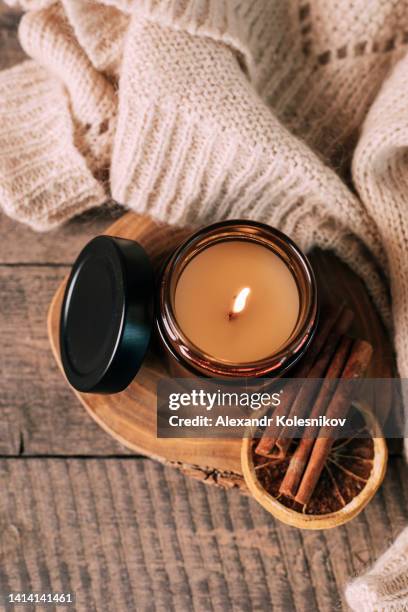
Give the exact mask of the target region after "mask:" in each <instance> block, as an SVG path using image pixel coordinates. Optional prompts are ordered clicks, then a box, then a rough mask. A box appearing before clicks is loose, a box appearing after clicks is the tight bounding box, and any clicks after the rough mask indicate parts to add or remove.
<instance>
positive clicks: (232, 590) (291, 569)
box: [0, 459, 408, 612]
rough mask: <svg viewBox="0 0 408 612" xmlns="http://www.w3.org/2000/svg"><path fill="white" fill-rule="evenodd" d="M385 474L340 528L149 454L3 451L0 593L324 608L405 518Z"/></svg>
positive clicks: (403, 478)
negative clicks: (298, 517) (293, 516)
mask: <svg viewBox="0 0 408 612" xmlns="http://www.w3.org/2000/svg"><path fill="white" fill-rule="evenodd" d="M390 472H391V477H390V478H389V479H388V480H387V482H386V484H385V487H384V488H383V490H382V492H381V493H380V494H379V495H378V496H377V497H376V499H375V500H374V501H373V502H372V504H370V506H369V507H368V508H367V510H366V511H365V512H364V513H363V514H361V515H360V516H358V517H357V518H356V519H355V520H354V521H353V522H352V523H351V524H349V525H347V526H345V527H340V528H337V529H334V530H333V531H330V532H302V531H298V530H294V529H292V528H290V527H286V526H284V525H282V524H280V523H278V522H276V521H275V520H273V519H272V518H271V517H270V515H268V514H267V513H266V512H264V511H263V509H262V508H261V507H260V506H259V505H258V504H256V503H255V502H253V501H252V500H251V499H250V498H248V497H245V496H243V495H241V494H239V493H238V492H237V491H230V492H227V493H226V492H224V491H219V490H217V489H214V488H212V487H205V486H203V485H202V484H200V483H197V482H196V481H194V480H192V479H188V478H185V477H183V476H182V475H181V474H180V473H179V472H177V471H176V470H171V469H169V468H164V467H163V466H161V465H159V464H157V463H155V462H152V461H149V460H142V459H140V460H135V459H111V460H109V459H98V460H94V459H88V460H78V459H69V460H66V459H59V460H58V459H20V460H5V459H3V460H1V461H0V487H1V490H2V491H3V492H4V491H7V494H3V495H2V496H1V498H0V511H1V515H0V516H1V518H0V529H1V541H0V596H3V595H4V594H5V593H7V592H9V591H12V590H19V589H22V588H23V589H24V590H31V589H33V590H37V591H38V590H41V591H42V590H46V591H48V590H53V591H61V590H64V591H75V592H76V597H77V610H79V611H80V612H91V611H97V612H104V611H112V612H117V611H118V610H120V611H122V610H123V611H124V610H129V611H134V610H141V611H147V610H160V611H162V610H174V611H177V612H179V611H180V612H184V611H186V612H187V611H189V610H197V611H198V612H204V611H207V610H209V611H210V610H211V611H214V612H215V611H217V612H218V611H219V610H222V611H225V612H229V611H230V610H231V611H232V610H234V611H235V610H240V611H251V610H257V611H265V612H266V611H269V610H277V611H279V612H291V611H292V610H297V611H302V612H313V611H315V610H320V611H322V612H333V611H335V610H338V609H340V607H341V595H340V594H341V593H342V589H343V586H344V583H345V582H346V581H347V579H348V578H349V576H351V575H353V574H355V573H357V572H360V571H361V570H362V568H364V567H366V566H367V565H368V564H370V563H372V562H373V560H374V559H375V558H376V556H377V555H378V554H379V553H380V552H381V551H383V550H384V549H385V548H386V547H387V546H388V545H389V543H390V542H391V541H392V539H393V538H394V537H395V536H396V534H397V533H398V532H399V531H400V530H401V528H402V527H403V526H404V525H405V523H406V522H407V520H408V484H407V483H408V479H407V470H406V468H405V465H403V464H402V460H401V459H400V460H397V461H395V462H394V464H393V466H392V467H391V470H390ZM1 609H4V608H3V605H1ZM61 609H66V608H61ZM68 609H69V608H68Z"/></svg>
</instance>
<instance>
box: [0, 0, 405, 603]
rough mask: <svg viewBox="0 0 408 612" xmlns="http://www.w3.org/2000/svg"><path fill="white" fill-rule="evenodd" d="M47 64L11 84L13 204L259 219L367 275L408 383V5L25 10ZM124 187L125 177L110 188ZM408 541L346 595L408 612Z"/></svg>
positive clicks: (157, 2) (2, 93) (180, 219)
mask: <svg viewBox="0 0 408 612" xmlns="http://www.w3.org/2000/svg"><path fill="white" fill-rule="evenodd" d="M9 2H10V4H12V5H15V6H17V5H20V6H21V7H22V8H24V9H27V10H29V12H28V13H27V14H26V15H25V16H24V17H23V19H22V22H21V26H20V40H21V44H22V46H23V48H24V49H25V50H26V52H27V53H28V54H29V55H30V56H31V57H32V58H33V59H34V60H35V62H34V61H27V62H25V63H23V64H22V65H21V66H19V67H16V68H13V69H11V70H8V71H5V72H3V73H1V74H0V204H1V205H2V206H3V208H4V210H5V212H7V214H9V215H10V216H12V217H14V218H16V219H20V220H22V221H24V222H26V223H29V224H30V225H31V226H33V227H35V228H37V229H48V228H51V227H53V226H55V225H57V224H59V223H61V222H62V221H64V220H66V219H67V218H69V217H70V216H72V215H74V214H77V213H79V212H82V211H84V210H86V209H88V208H90V207H93V206H97V205H100V204H102V202H104V200H105V199H107V198H108V197H110V196H113V198H114V199H116V200H117V201H119V202H120V203H122V204H124V205H125V206H127V207H128V208H130V209H132V210H135V211H137V212H139V213H148V214H150V215H152V216H154V217H155V218H157V219H160V220H163V221H166V222H170V223H193V224H202V223H207V222H213V221H215V220H219V219H222V218H227V217H244V218H245V217H246V218H253V219H258V220H260V221H264V222H267V223H270V224H272V225H276V226H278V227H279V228H281V229H282V230H283V231H285V232H287V233H288V234H290V235H291V236H292V237H293V238H294V239H295V240H296V241H297V242H299V244H300V245H301V246H302V247H303V248H305V249H309V248H310V247H312V246H313V245H319V246H321V247H323V248H329V249H333V250H334V251H335V252H336V253H337V254H338V255H339V256H340V257H341V258H342V259H343V260H344V261H346V262H347V263H348V264H349V265H350V266H352V268H353V269H354V270H356V271H357V272H358V273H359V274H360V275H361V276H362V277H363V278H364V280H365V282H366V284H367V287H368V289H369V291H370V293H371V295H372V296H373V298H374V299H375V301H376V304H377V306H378V308H379V310H380V312H381V313H382V315H383V316H384V319H385V320H386V321H387V322H389V312H390V310H389V304H388V299H387V290H386V285H387V284H386V282H385V281H386V279H388V280H389V281H390V285H391V290H392V298H393V321H394V323H395V331H396V347H397V352H398V365H399V369H400V373H401V375H402V376H404V377H406V376H407V375H408V265H407V262H406V253H407V249H408V216H407V214H406V202H407V200H408V162H407V153H406V146H407V143H408V107H407V103H406V101H407V99H408V76H407V75H408V58H407V59H404V55H405V51H406V49H407V44H408V1H407V0H402V1H399V2H397V1H390V0H372V1H371V2H367V1H366V0H353V2H351V1H344V2H340V1H337V2H328V1H327V0H313V1H311V2H303V3H299V2H298V1H295V0H288V1H286V2H284V1H282V2H277V1H272V0H20V1H19V2H17V1H16V0H9ZM108 178H109V179H110V182H109V185H108V181H107V179H108ZM407 542H408V535H407V532H404V534H403V535H402V536H401V538H400V539H399V540H398V541H397V542H396V544H395V545H394V546H393V547H392V548H391V549H390V551H389V552H388V553H387V554H386V555H385V556H384V557H383V558H382V559H380V561H379V562H378V563H377V564H376V565H375V566H374V568H373V570H371V571H370V572H369V573H368V574H366V576H363V577H362V578H359V579H357V580H356V581H355V582H354V583H352V585H350V586H349V588H348V590H347V598H348V601H349V603H350V605H351V606H352V607H353V608H354V609H356V610H374V609H376V610H405V609H408V604H407V599H406V597H407V581H408V562H407V560H406V559H407V555H408V544H407Z"/></svg>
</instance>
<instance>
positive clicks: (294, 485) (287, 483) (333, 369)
mask: <svg viewBox="0 0 408 612" xmlns="http://www.w3.org/2000/svg"><path fill="white" fill-rule="evenodd" d="M352 343H353V340H352V339H351V338H349V337H347V336H343V337H342V338H341V340H340V344H339V346H338V349H337V350H336V353H335V355H334V357H333V360H332V362H331V363H330V366H329V368H328V370H327V374H326V376H325V379H324V381H323V383H322V386H321V387H320V391H319V395H318V396H317V399H316V402H315V404H314V406H313V409H312V411H311V413H310V415H309V416H310V418H317V417H319V416H320V415H323V414H324V413H325V411H326V409H327V405H328V403H329V401H330V399H331V397H332V395H333V379H337V378H339V377H340V376H341V373H342V371H343V368H344V366H345V363H346V360H347V357H348V355H349V353H350V349H351V345H352ZM318 431H319V428H318V426H314V427H310V428H309V429H308V431H307V436H306V435H305V436H304V437H303V438H302V439H301V440H300V442H299V445H298V446H297V448H296V451H295V452H294V454H293V455H292V457H291V460H290V462H289V466H288V469H287V472H286V474H285V477H284V479H283V480H282V482H281V485H280V488H279V493H281V494H283V495H286V496H287V497H291V498H294V497H295V495H296V492H297V490H298V486H299V482H300V480H301V478H302V475H303V472H304V470H305V468H306V465H307V460H308V459H309V455H310V453H311V450H312V448H313V444H314V439H315V437H316V436H317V434H318Z"/></svg>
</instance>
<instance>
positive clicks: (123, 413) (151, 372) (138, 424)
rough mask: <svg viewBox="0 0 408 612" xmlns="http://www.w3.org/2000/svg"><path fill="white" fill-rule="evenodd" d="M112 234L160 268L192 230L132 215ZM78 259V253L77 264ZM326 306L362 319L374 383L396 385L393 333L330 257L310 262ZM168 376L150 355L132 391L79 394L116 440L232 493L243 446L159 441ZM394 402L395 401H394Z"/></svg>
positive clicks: (55, 346)
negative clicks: (162, 388) (160, 395)
mask: <svg viewBox="0 0 408 612" xmlns="http://www.w3.org/2000/svg"><path fill="white" fill-rule="evenodd" d="M105 233H106V234H109V235H112V236H120V237H122V238H129V239H131V240H137V241H138V242H140V244H142V245H143V247H144V248H145V249H146V251H147V252H148V253H149V255H150V257H151V259H152V261H153V263H154V264H155V265H156V266H157V265H158V263H159V261H160V260H161V259H162V258H163V255H164V254H165V253H167V252H169V251H170V250H172V249H173V248H174V247H175V245H177V244H179V243H180V241H181V240H183V238H185V237H186V236H187V235H188V234H189V233H190V230H186V229H174V228H170V227H169V226H166V225H160V224H158V223H155V222H153V221H152V220H151V219H149V218H147V217H141V216H137V215H135V214H133V213H127V214H125V215H124V216H123V217H121V218H120V219H119V220H118V221H116V223H114V224H113V225H111V226H110V227H109V228H108V229H107V231H106V232H105ZM76 255H77V254H76V253H73V256H74V257H75V256H76ZM310 260H311V262H312V265H313V268H314V270H315V272H316V275H317V278H318V283H319V285H320V294H321V296H322V298H323V301H326V302H327V301H328V302H333V303H334V304H338V303H339V302H341V301H345V302H346V303H347V304H348V306H349V307H350V308H351V309H352V310H353V311H354V313H355V322H354V327H353V329H352V333H353V334H354V335H356V336H358V337H361V338H364V339H367V340H368V341H370V342H371V343H372V345H373V347H374V358H373V361H372V364H371V366H370V371H369V373H368V375H369V376H372V377H378V378H388V377H391V376H392V375H393V372H394V360H393V351H392V347H391V345H390V342H389V339H388V338H387V335H386V332H385V330H384V328H383V326H382V323H381V322H380V320H379V317H378V315H377V313H376V311H375V309H374V306H373V304H372V302H371V300H370V298H369V296H368V295H367V292H366V290H365V287H364V285H363V283H362V282H361V280H360V279H359V278H358V277H357V276H356V275H355V274H354V273H353V272H352V271H351V270H350V269H349V268H348V267H347V266H345V265H344V264H343V263H341V262H340V261H339V260H338V259H337V258H335V257H334V256H333V255H332V254H330V253H328V252H322V251H314V252H312V253H311V255H310ZM64 287H65V283H63V284H62V285H61V286H60V287H59V288H58V290H57V292H56V294H55V296H54V298H53V300H52V303H51V305H50V309H49V314H48V333H49V338H50V342H51V346H52V350H53V353H54V356H55V359H56V360H57V362H58V364H59V366H60V367H61V362H60V355H59V320H60V309H61V303H62V298H63V292H64ZM164 376H166V372H165V370H164V369H163V366H162V364H161V363H160V359H159V357H158V356H157V355H155V354H154V353H153V351H151V352H150V354H149V356H148V358H147V360H146V362H145V364H144V365H143V367H142V369H141V370H140V371H139V373H138V375H137V376H136V378H135V379H134V381H133V382H132V383H131V384H130V386H129V387H128V388H127V389H126V390H125V391H123V392H122V393H118V394H116V395H91V394H84V393H78V392H76V391H74V393H75V394H76V395H77V396H78V398H79V399H80V401H81V402H82V404H83V405H84V407H85V408H86V409H87V411H88V412H89V414H90V415H91V416H92V417H93V418H94V419H95V421H96V422H97V423H99V425H100V426H101V427H103V429H105V430H106V431H107V432H108V433H109V434H111V435H112V436H114V437H115V438H116V439H117V440H119V441H120V442H121V443H123V444H124V445H125V446H127V447H128V448H130V449H131V450H133V451H135V452H137V453H140V454H143V455H147V456H149V457H151V458H154V459H157V460H159V461H161V462H163V463H168V464H171V465H174V466H175V467H179V468H181V469H182V470H184V471H185V472H187V473H188V474H190V475H192V476H196V477H198V478H200V479H202V480H206V481H207V482H213V483H216V484H219V485H222V486H225V487H232V486H238V487H241V488H243V489H245V485H244V483H243V478H242V471H241V461H240V450H241V441H240V440H219V439H158V438H157V437H156V385H157V381H158V380H159V378H160V377H164ZM387 401H389V403H391V399H387Z"/></svg>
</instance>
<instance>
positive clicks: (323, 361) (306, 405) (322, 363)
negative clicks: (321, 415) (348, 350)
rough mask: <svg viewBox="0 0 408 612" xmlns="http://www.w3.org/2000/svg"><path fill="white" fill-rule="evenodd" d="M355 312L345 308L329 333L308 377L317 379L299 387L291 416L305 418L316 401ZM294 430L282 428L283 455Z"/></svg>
mask: <svg viewBox="0 0 408 612" xmlns="http://www.w3.org/2000/svg"><path fill="white" fill-rule="evenodd" d="M353 317H354V315H353V313H352V312H351V310H348V309H345V310H344V311H343V312H342V313H341V316H340V318H339V320H338V322H337V324H336V325H335V327H334V329H333V331H332V332H331V333H330V334H329V337H328V338H327V342H326V344H325V345H324V348H323V351H322V352H321V353H320V355H319V357H318V358H317V359H316V361H315V363H314V365H313V367H312V368H311V370H310V371H309V373H308V375H307V378H308V379H309V378H310V379H315V380H314V381H313V382H310V384H306V385H303V386H302V387H301V388H300V389H299V393H298V395H297V396H296V398H295V400H294V402H293V404H292V407H291V409H290V411H289V418H291V417H294V416H297V417H298V418H303V417H304V416H305V415H306V414H307V412H308V410H309V409H310V406H311V405H312V403H313V402H314V401H315V399H316V396H317V393H318V392H319V388H320V386H321V379H322V378H323V377H324V375H325V373H326V370H327V368H328V367H329V365H330V362H331V360H332V359H333V356H334V354H335V352H336V349H337V346H338V344H339V341H340V338H341V336H343V335H344V334H345V333H346V332H347V330H348V329H349V327H350V325H351V323H352V320H353ZM293 433H294V430H293V429H291V428H290V427H289V426H285V427H283V429H282V430H281V432H280V434H279V436H278V439H277V440H276V442H275V444H276V446H277V447H278V449H279V450H280V453H281V455H282V456H283V457H285V456H286V454H287V452H288V450H289V446H290V444H291V442H292V439H293Z"/></svg>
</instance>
